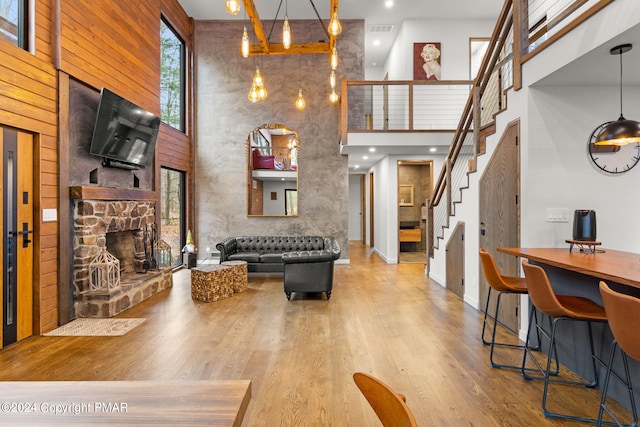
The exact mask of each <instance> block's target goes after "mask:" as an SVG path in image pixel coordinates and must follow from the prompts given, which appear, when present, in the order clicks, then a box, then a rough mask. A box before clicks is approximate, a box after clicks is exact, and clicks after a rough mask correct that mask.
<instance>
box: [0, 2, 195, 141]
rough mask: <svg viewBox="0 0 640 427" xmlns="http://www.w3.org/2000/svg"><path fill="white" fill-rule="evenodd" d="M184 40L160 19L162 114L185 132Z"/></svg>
mask: <svg viewBox="0 0 640 427" xmlns="http://www.w3.org/2000/svg"><path fill="white" fill-rule="evenodd" d="M0 1H2V0H0ZM184 58H185V46H184V41H182V39H181V38H180V37H178V35H177V34H176V32H175V31H174V30H173V29H172V28H171V27H170V26H169V25H168V24H167V23H166V22H165V21H164V19H163V20H161V21H160V115H161V119H162V121H163V122H164V123H166V124H168V125H169V126H172V127H174V128H176V129H178V130H181V131H183V132H184V130H185V126H184V116H185V114H184V110H185V71H184V68H185V59H184Z"/></svg>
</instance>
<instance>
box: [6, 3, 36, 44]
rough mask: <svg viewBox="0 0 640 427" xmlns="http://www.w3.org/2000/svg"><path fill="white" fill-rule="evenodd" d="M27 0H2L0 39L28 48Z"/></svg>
mask: <svg viewBox="0 0 640 427" xmlns="http://www.w3.org/2000/svg"><path fill="white" fill-rule="evenodd" d="M27 16H28V14H27V0H0V40H4V41H6V42H8V43H11V44H12V45H14V46H18V47H20V48H22V49H28V47H29V44H28V40H27V34H28V25H27Z"/></svg>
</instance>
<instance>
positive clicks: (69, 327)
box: [42, 318, 144, 337]
mask: <svg viewBox="0 0 640 427" xmlns="http://www.w3.org/2000/svg"><path fill="white" fill-rule="evenodd" d="M142 322H144V319H93V318H91V319H89V318H82V319H75V320H73V321H71V322H69V323H67V324H66V325H62V326H60V327H59V328H58V329H54V330H53V331H51V332H47V333H45V334H42V335H44V336H47V337H113V336H121V335H124V334H126V333H127V332H129V331H130V330H132V329H133V328H135V327H136V326H138V325H139V324H141V323H142Z"/></svg>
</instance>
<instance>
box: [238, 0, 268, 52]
mask: <svg viewBox="0 0 640 427" xmlns="http://www.w3.org/2000/svg"><path fill="white" fill-rule="evenodd" d="M242 4H244V9H245V10H246V11H247V16H248V17H249V20H250V21H251V25H253V32H254V33H255V35H256V38H257V39H258V43H260V47H261V50H262V52H263V53H264V55H268V54H269V41H268V40H267V36H266V35H265V34H264V27H263V26H262V21H260V16H259V15H258V11H257V10H256V5H255V4H254V3H253V0H242ZM250 51H251V49H250Z"/></svg>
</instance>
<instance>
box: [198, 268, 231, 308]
mask: <svg viewBox="0 0 640 427" xmlns="http://www.w3.org/2000/svg"><path fill="white" fill-rule="evenodd" d="M232 295H233V270H232V269H231V267H229V266H226V265H219V264H212V265H205V266H201V267H197V268H192V269H191V298H193V299H196V300H198V301H202V302H212V301H218V300H221V299H224V298H229V297H230V296H232Z"/></svg>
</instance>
